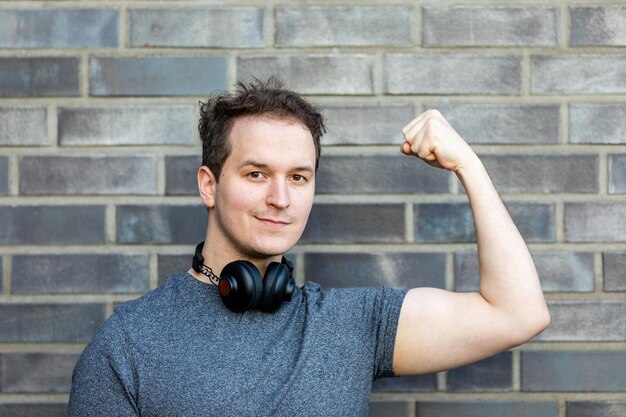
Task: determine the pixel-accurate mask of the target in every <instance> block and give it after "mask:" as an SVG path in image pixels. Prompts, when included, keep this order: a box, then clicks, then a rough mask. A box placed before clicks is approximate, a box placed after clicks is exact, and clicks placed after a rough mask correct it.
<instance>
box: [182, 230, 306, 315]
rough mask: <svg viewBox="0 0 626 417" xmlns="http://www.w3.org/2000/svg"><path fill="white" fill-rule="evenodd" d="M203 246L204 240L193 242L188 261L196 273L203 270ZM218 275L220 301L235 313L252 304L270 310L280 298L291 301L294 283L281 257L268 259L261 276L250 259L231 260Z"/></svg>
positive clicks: (291, 271) (249, 307)
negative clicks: (192, 253)
mask: <svg viewBox="0 0 626 417" xmlns="http://www.w3.org/2000/svg"><path fill="white" fill-rule="evenodd" d="M203 246H204V242H200V243H199V244H198V246H196V253H195V255H194V256H193V262H192V264H191V266H192V268H193V270H194V271H196V272H200V273H203V271H202V267H203V266H204V257H203V256H202V247H203ZM205 275H206V274H205ZM218 279H219V282H218V290H219V293H220V297H221V298H222V301H223V302H224V305H225V306H226V307H228V308H229V309H230V310H232V311H235V312H238V313H242V312H244V311H247V310H252V309H255V308H258V309H259V310H262V311H265V312H267V313H273V312H274V311H276V310H278V308H279V307H280V306H281V305H282V303H283V301H291V296H292V295H293V291H294V289H295V287H296V283H295V281H294V279H293V265H292V264H291V262H289V261H288V260H287V259H286V258H285V257H283V260H282V262H281V263H278V262H271V263H270V264H269V265H268V267H267V270H266V271H265V276H264V277H263V278H261V273H260V272H259V270H258V269H257V268H256V266H254V265H253V264H252V263H251V262H248V261H233V262H231V263H229V264H227V265H226V266H225V267H224V269H222V272H221V273H220V276H219V277H218Z"/></svg>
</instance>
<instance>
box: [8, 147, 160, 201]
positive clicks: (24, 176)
mask: <svg viewBox="0 0 626 417" xmlns="http://www.w3.org/2000/svg"><path fill="white" fill-rule="evenodd" d="M156 165H157V160H156V157H155V156H154V155H146V156H133V155H124V156H107V155H92V156H23V157H21V158H20V164H19V171H20V173H19V179H20V184H19V190H20V191H19V192H20V194H24V195H38V194H39V195H50V194H156V177H157V174H156Z"/></svg>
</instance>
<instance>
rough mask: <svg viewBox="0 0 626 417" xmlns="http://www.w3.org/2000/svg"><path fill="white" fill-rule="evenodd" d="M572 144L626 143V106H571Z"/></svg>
mask: <svg viewBox="0 0 626 417" xmlns="http://www.w3.org/2000/svg"><path fill="white" fill-rule="evenodd" d="M569 113H570V116H569V141H570V142H571V143H610V144H621V143H626V104H592V103H589V104H587V103H576V104H570V109H569Z"/></svg>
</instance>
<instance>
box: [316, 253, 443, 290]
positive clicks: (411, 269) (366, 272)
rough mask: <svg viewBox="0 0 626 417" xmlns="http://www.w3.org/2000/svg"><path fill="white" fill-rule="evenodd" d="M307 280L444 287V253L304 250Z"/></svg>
mask: <svg viewBox="0 0 626 417" xmlns="http://www.w3.org/2000/svg"><path fill="white" fill-rule="evenodd" d="M304 262H305V275H306V279H307V281H315V282H317V283H319V284H321V285H322V286H323V287H326V288H333V287H335V288H349V287H378V286H383V285H385V286H390V287H396V288H413V287H437V288H445V286H446V283H445V273H446V255H445V254H444V253H413V252H411V253H408V252H404V253H403V252H393V253H376V254H373V253H307V254H306V255H305V258H304Z"/></svg>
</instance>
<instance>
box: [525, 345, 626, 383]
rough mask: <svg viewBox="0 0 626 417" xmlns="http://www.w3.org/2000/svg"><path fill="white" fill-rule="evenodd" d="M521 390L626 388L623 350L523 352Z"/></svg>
mask: <svg viewBox="0 0 626 417" xmlns="http://www.w3.org/2000/svg"><path fill="white" fill-rule="evenodd" d="M521 372H522V390H523V391H531V392H537V391H565V392H572V391H584V392H614V391H626V352H623V351H604V352H603V351H586V352H585V351H582V352H577V351H564V352H556V351H529V352H522V369H521Z"/></svg>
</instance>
